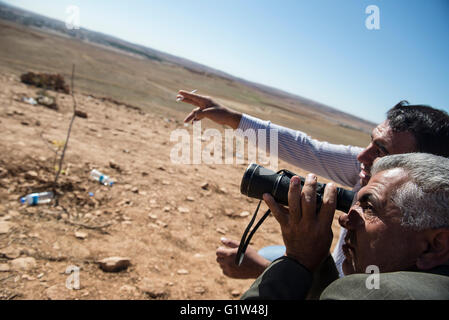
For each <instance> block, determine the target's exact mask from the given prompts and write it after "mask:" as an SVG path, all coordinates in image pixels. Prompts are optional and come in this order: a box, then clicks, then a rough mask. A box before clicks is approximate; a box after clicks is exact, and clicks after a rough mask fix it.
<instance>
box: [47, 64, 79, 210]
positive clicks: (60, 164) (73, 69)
mask: <svg viewBox="0 0 449 320" xmlns="http://www.w3.org/2000/svg"><path fill="white" fill-rule="evenodd" d="M74 76H75V65H73V66H72V79H71V88H70V89H71V90H70V92H71V95H72V99H73V115H72V119H71V120H70V125H69V129H68V131H67V138H66V140H65V143H64V149H63V150H62V154H61V158H60V159H59V166H58V172H57V173H56V177H55V181H54V183H53V193H54V195H55V198H56V197H57V195H56V184H57V182H58V178H59V174H60V173H61V170H62V163H63V161H64V156H65V151H66V150H67V145H68V144H69V138H70V133H71V131H72V125H73V121H74V120H75V118H76V105H77V104H76V98H75V94H74V90H75V87H74V84H73V83H74V81H73V79H74ZM56 205H58V201H57V199H55V206H56Z"/></svg>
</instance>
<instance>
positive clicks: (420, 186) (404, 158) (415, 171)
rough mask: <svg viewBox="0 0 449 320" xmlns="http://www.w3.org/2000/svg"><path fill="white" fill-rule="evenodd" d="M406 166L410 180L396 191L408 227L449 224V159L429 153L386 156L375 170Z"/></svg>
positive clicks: (380, 160) (428, 227) (394, 198)
mask: <svg viewBox="0 0 449 320" xmlns="http://www.w3.org/2000/svg"><path fill="white" fill-rule="evenodd" d="M394 168H402V169H404V170H405V171H406V172H407V174H408V177H409V181H407V182H406V183H404V184H403V185H401V186H400V187H399V188H398V189H397V190H396V191H395V192H394V194H393V195H392V200H393V202H394V203H395V205H397V206H398V208H399V209H400V210H401V213H402V214H403V216H402V222H401V224H402V225H403V226H406V227H412V228H415V229H417V230H424V229H433V228H449V159H448V158H445V157H440V156H436V155H432V154H427V153H406V154H397V155H391V156H386V157H382V158H380V159H379V160H377V161H376V162H375V163H374V165H373V167H372V169H371V173H372V175H373V176H374V175H375V174H376V173H378V172H381V171H384V170H389V169H394Z"/></svg>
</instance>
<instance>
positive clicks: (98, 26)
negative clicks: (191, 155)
mask: <svg viewBox="0 0 449 320" xmlns="http://www.w3.org/2000/svg"><path fill="white" fill-rule="evenodd" d="M6 2H8V3H10V4H13V5H16V6H18V7H21V8H24V9H28V10H31V11H34V12H37V13H40V14H44V15H46V16H49V17H52V18H57V19H60V20H63V21H65V20H66V18H67V16H68V14H67V13H66V8H67V7H68V6H69V5H76V6H78V7H79V10H80V16H79V17H80V25H81V26H82V27H84V28H88V29H91V30H95V31H100V32H103V33H107V34H111V35H114V36H117V37H119V38H122V39H125V40H128V41H131V42H134V43H139V44H143V45H145V46H148V47H151V48H154V49H158V50H161V51H164V52H167V53H171V54H174V55H177V56H181V57H184V58H188V59H191V60H193V61H196V62H199V63H202V64H205V65H208V66H210V67H213V68H216V69H219V70H222V71H225V72H228V73H230V74H232V75H235V76H238V77H242V78H244V79H248V80H251V81H255V82H259V83H263V84H267V85H270V86H273V87H276V88H280V89H283V90H286V91H288V92H292V93H295V94H299V95H301V96H304V97H307V98H310V99H313V100H316V101H319V102H322V103H325V104H328V105H330V106H333V107H335V108H338V109H340V110H343V111H346V112H349V113H352V114H354V115H356V116H359V117H362V118H365V119H367V120H371V121H374V122H380V121H382V120H383V119H384V118H385V112H386V111H387V110H388V109H389V108H390V107H392V106H393V105H394V104H396V103H397V102H398V101H400V100H402V99H406V100H408V101H409V102H410V103H413V104H429V105H431V106H433V107H437V108H439V109H444V110H446V111H448V112H449V89H448V88H449V86H448V84H449V62H448V58H449V1H446V0H420V1H417V0H394V1H392V0H388V1H387V0H384V1H379V0H370V1H364V0H328V1H325V0H314V1H312V0H309V1H299V0H291V1H287V0H279V1H275V0H270V1H268V0H267V1H265V0H226V1H225V0H185V1H180V0H159V1H150V0H148V1H143V0H141V1H138V0H134V1H133V0H128V1H112V0H108V1H106V0H89V1H87V0H70V1H66V0H58V1H56V0H53V1H52V0H49V1H36V0H13V1H6ZM369 5H376V6H377V7H378V8H379V22H380V24H379V26H380V29H378V30H369V29H368V28H367V27H366V25H365V21H366V19H367V18H369V17H370V16H371V14H372V13H371V12H370V13H366V12H365V10H366V8H367V7H368V6H369ZM370 21H372V20H370ZM198 89H199V90H201V88H198Z"/></svg>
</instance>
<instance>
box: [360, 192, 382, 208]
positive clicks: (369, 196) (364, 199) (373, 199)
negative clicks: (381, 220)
mask: <svg viewBox="0 0 449 320" xmlns="http://www.w3.org/2000/svg"><path fill="white" fill-rule="evenodd" d="M359 202H371V203H372V204H373V205H374V207H376V208H377V207H378V205H379V203H378V201H377V199H376V197H375V196H374V195H373V194H372V193H365V194H364V195H363V196H361V197H360V198H359Z"/></svg>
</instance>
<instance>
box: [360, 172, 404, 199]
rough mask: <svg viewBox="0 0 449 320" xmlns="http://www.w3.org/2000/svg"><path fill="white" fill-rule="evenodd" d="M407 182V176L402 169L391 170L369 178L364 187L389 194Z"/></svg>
mask: <svg viewBox="0 0 449 320" xmlns="http://www.w3.org/2000/svg"><path fill="white" fill-rule="evenodd" d="M408 180H409V177H408V174H407V172H406V171H405V170H404V169H402V168H393V169H388V170H383V171H380V172H377V173H376V174H375V175H374V176H373V177H371V179H370V181H369V182H368V184H367V186H366V187H367V189H375V190H378V191H381V192H379V193H385V194H390V193H391V192H392V191H394V190H396V189H397V188H398V187H399V186H401V185H402V184H403V183H405V182H407V181H408Z"/></svg>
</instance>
